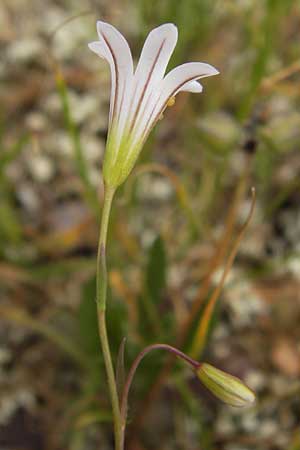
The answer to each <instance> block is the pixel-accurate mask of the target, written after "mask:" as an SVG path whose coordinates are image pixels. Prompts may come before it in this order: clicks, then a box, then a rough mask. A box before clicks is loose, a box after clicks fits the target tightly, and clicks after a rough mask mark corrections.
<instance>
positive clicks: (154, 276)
mask: <svg viewBox="0 0 300 450" xmlns="http://www.w3.org/2000/svg"><path fill="white" fill-rule="evenodd" d="M166 266H167V261H166V252H165V247H164V242H163V240H162V238H161V237H160V236H158V237H157V238H156V239H155V240H154V242H153V244H152V246H151V247H150V250H149V256H148V263H147V269H146V287H147V292H148V293H149V295H150V296H151V298H152V300H153V301H154V302H156V303H159V301H160V299H161V295H162V291H163V289H164V288H165V286H166V272H167V271H166Z"/></svg>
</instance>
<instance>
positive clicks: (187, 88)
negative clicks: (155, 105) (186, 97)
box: [180, 81, 203, 94]
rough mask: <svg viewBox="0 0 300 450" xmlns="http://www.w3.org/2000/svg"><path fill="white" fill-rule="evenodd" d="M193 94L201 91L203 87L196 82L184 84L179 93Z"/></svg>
mask: <svg viewBox="0 0 300 450" xmlns="http://www.w3.org/2000/svg"><path fill="white" fill-rule="evenodd" d="M183 91H184V92H194V93H196V94H197V93H200V92H202V91H203V86H202V84H200V83H199V82H198V81H188V82H187V83H185V84H184V85H183V86H182V88H181V89H180V92H183Z"/></svg>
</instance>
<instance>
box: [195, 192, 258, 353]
mask: <svg viewBox="0 0 300 450" xmlns="http://www.w3.org/2000/svg"><path fill="white" fill-rule="evenodd" d="M251 194H252V202H251V207H250V211H249V214H248V217H247V219H246V221H245V223H244V225H243V226H242V228H241V230H240V232H239V234H238V236H237V237H236V240H235V242H234V244H233V247H232V249H231V251H230V253H229V256H228V259H227V261H226V264H225V267H224V270H223V274H222V277H221V280H220V282H219V284H218V285H217V286H216V287H215V289H214V291H213V293H212V296H211V297H210V299H209V300H208V302H207V305H206V307H205V309H204V312H203V315H202V316H201V319H200V322H199V324H198V327H197V330H196V333H195V337H194V340H193V343H192V348H191V351H190V355H191V356H192V357H193V358H197V357H198V356H199V355H200V354H201V352H202V350H203V348H204V345H205V343H206V339H207V334H208V329H209V325H210V323H211V318H212V315H213V312H214V310H215V306H216V303H217V300H218V298H219V296H220V293H221V290H222V288H223V286H224V283H225V280H226V277H227V275H228V273H229V271H230V269H231V267H232V264H233V261H234V258H235V256H236V254H237V251H238V248H239V245H240V243H241V241H242V239H243V237H244V234H245V232H246V229H247V227H248V225H249V222H250V220H251V218H252V215H253V211H254V207H255V198H256V194H255V189H254V188H252V189H251Z"/></svg>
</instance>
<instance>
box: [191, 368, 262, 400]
mask: <svg viewBox="0 0 300 450" xmlns="http://www.w3.org/2000/svg"><path fill="white" fill-rule="evenodd" d="M196 374H197V376H198V378H199V379H200V380H201V381H202V383H203V384H204V386H205V387H206V388H207V389H208V390H209V391H211V392H212V393H213V394H214V395H215V396H216V397H218V398H219V399H220V400H222V401H223V402H225V403H227V404H228V405H231V406H237V407H241V406H247V405H249V404H251V403H253V402H254V401H255V395H254V393H253V392H252V391H251V390H250V389H249V388H248V387H247V386H245V384H244V383H243V382H242V381H241V380H240V379H239V378H237V377H234V376H233V375H229V374H228V373H226V372H223V371H222V370H220V369H217V368H216V367H213V366H211V365H210V364H207V363H203V364H201V365H200V366H199V368H198V369H197V370H196Z"/></svg>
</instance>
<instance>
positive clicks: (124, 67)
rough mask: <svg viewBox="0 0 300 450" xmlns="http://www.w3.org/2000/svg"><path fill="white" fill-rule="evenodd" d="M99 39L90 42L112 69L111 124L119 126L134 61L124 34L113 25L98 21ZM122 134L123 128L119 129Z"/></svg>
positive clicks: (127, 101)
mask: <svg viewBox="0 0 300 450" xmlns="http://www.w3.org/2000/svg"><path fill="white" fill-rule="evenodd" d="M97 31H98V35H99V41H96V42H92V43H90V44H89V48H90V49H91V50H92V51H93V52H95V53H96V54H97V55H98V56H100V57H101V58H104V59H106V61H107V62H108V63H109V65H110V70H111V96H110V113H109V126H110V127H111V126H112V124H113V123H114V124H115V125H116V126H117V128H119V127H118V121H119V116H120V113H121V111H122V110H123V109H128V105H129V101H130V86H131V84H132V78H133V61H132V56H131V51H130V48H129V45H128V43H127V41H126V39H125V38H124V36H123V35H122V34H121V33H120V32H119V31H118V30H117V29H116V28H114V27H113V26H112V25H110V24H108V23H105V22H101V21H98V22H97ZM117 131H118V134H119V135H120V134H121V130H117Z"/></svg>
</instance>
